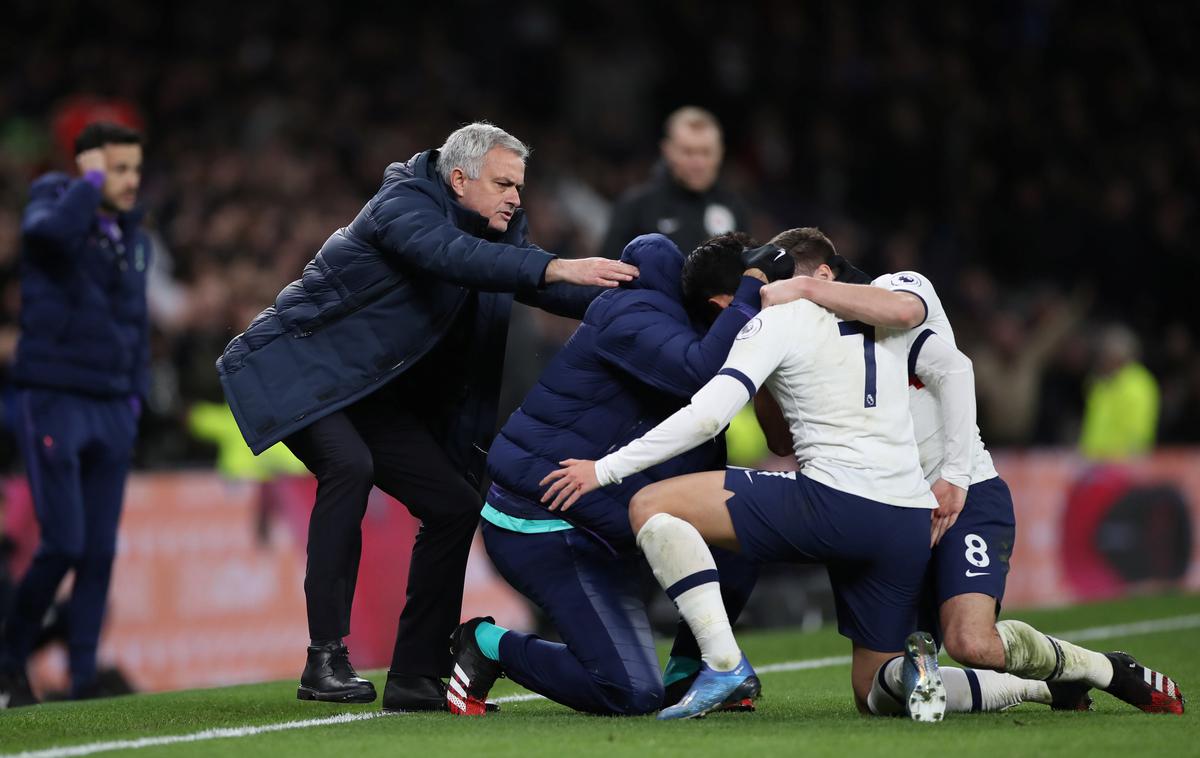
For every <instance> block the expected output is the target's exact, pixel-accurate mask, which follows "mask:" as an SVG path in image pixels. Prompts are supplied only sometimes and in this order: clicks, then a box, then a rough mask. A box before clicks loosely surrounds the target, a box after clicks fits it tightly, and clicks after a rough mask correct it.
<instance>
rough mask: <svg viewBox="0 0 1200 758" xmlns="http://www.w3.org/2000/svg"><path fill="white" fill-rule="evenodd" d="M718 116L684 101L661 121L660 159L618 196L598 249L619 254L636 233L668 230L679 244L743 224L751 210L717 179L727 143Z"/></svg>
mask: <svg viewBox="0 0 1200 758" xmlns="http://www.w3.org/2000/svg"><path fill="white" fill-rule="evenodd" d="M723 139H724V138H723V136H722V134H721V125H720V123H718V121H717V118H716V116H714V115H713V114H711V113H709V112H708V111H706V110H704V109H702V108H696V107H695V106H685V107H683V108H680V109H678V110H676V111H675V112H673V113H672V114H671V115H670V116H668V117H667V120H666V123H665V124H664V125H663V139H662V145H661V150H662V161H661V162H660V163H659V164H658V165H657V166H655V167H654V175H653V177H652V178H651V179H650V181H649V182H647V183H645V184H643V185H641V186H639V187H634V188H633V189H631V190H629V191H628V192H626V193H625V194H623V195H622V196H621V198H620V199H619V200H617V204H616V207H615V208H614V209H613V213H612V218H611V219H610V220H609V226H608V234H607V235H606V236H605V239H604V247H603V249H602V251H601V252H602V254H603V255H604V256H606V257H608V258H619V257H620V256H621V251H622V250H624V249H625V245H627V244H628V243H629V241H630V240H632V239H633V238H634V237H636V236H638V235H639V234H648V233H651V232H658V233H659V234H663V235H666V236H667V237H669V238H670V239H671V241H672V242H674V243H675V244H676V245H678V246H679V249H680V250H689V251H690V250H695V249H696V247H697V246H698V245H699V244H700V243H701V242H703V241H704V240H706V239H708V238H709V237H715V236H717V235H718V234H724V233H726V232H732V231H735V230H746V229H748V228H749V226H750V214H749V212H748V211H747V209H746V206H745V205H744V204H743V203H742V201H741V200H740V199H739V198H737V197H736V196H735V195H734V194H733V193H732V192H730V191H729V190H727V189H726V188H725V187H723V186H722V185H721V184H720V182H719V177H720V172H721V161H722V160H723V158H724V155H725V145H724V141H723Z"/></svg>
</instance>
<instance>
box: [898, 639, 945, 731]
mask: <svg viewBox="0 0 1200 758" xmlns="http://www.w3.org/2000/svg"><path fill="white" fill-rule="evenodd" d="M904 645H905V649H906V650H907V652H908V658H909V661H910V662H911V663H912V665H913V667H914V668H915V669H916V670H917V682H916V685H915V686H914V687H913V689H912V692H910V693H908V715H909V717H910V718H912V720H913V721H920V722H923V723H936V722H938V721H941V720H942V719H943V718H945V716H946V685H945V684H944V683H943V682H942V672H940V671H939V670H938V666H937V648H936V646H935V645H934V643H933V637H931V636H930V635H929V634H928V633H927V632H915V633H913V634H910V635H909V636H908V639H907V640H905V643H904Z"/></svg>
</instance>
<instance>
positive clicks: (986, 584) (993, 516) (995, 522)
mask: <svg viewBox="0 0 1200 758" xmlns="http://www.w3.org/2000/svg"><path fill="white" fill-rule="evenodd" d="M1016 539H1017V520H1016V517H1015V516H1014V515H1013V501H1012V493H1010V492H1009V491H1008V485H1007V484H1005V483H1004V480H1003V479H1001V478H1000V477H998V476H997V477H994V478H992V479H988V480H986V481H983V482H979V483H978V484H972V485H971V487H970V488H969V489H968V490H967V502H966V505H964V506H963V510H962V513H960V514H959V516H958V520H957V521H955V522H954V526H952V527H950V529H949V530H947V531H946V534H945V535H943V536H942V539H941V541H940V542H938V544H937V546H936V547H934V548H933V559H932V561H931V562H930V581H932V583H933V593H934V598H935V600H936V602H937V607H938V608H941V607H942V603H944V602H946V601H947V600H949V599H950V598H952V597H954V596H956V595H965V594H966V593H968V592H979V593H982V594H984V595H991V596H992V597H993V598H995V599H996V608H997V610H999V608H1000V602H1001V601H1002V600H1003V599H1004V583H1005V581H1007V579H1008V562H1009V558H1010V557H1011V556H1012V551H1013V545H1014V544H1015V543H1016Z"/></svg>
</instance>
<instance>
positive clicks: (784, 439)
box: [754, 387, 796, 455]
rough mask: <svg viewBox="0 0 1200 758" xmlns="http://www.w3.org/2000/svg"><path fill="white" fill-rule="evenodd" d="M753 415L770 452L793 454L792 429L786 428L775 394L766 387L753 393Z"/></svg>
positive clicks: (786, 424)
mask: <svg viewBox="0 0 1200 758" xmlns="http://www.w3.org/2000/svg"><path fill="white" fill-rule="evenodd" d="M754 415H755V417H757V418H758V425H759V427H760V428H761V429H762V431H763V436H764V437H766V438H767V447H768V448H770V450H771V452H772V453H774V454H775V455H794V454H795V452H796V450H795V448H794V447H793V441H792V430H791V429H789V428H788V423H787V420H786V419H785V418H784V417H783V411H782V410H780V408H779V403H777V402H775V396H774V395H772V394H771V391H770V390H768V389H767V388H766V387H763V388H762V389H760V390H759V391H758V392H757V393H755V395H754Z"/></svg>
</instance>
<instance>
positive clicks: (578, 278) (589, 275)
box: [546, 258, 638, 287]
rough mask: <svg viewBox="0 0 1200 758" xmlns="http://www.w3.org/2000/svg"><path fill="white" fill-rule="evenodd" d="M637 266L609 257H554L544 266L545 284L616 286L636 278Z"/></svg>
mask: <svg viewBox="0 0 1200 758" xmlns="http://www.w3.org/2000/svg"><path fill="white" fill-rule="evenodd" d="M637 275H638V270H637V266H630V265H629V264H628V263H622V262H621V261H614V260H612V259H610V258H579V259H576V260H569V259H563V258H555V259H554V260H552V261H550V265H549V266H546V284H553V283H554V282H566V283H567V284H582V285H584V286H588V287H618V286H620V285H621V284H622V283H624V282H632V281H633V280H634V279H636V278H637Z"/></svg>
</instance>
